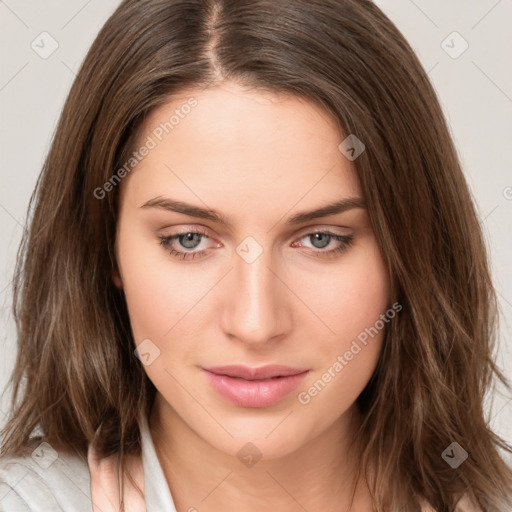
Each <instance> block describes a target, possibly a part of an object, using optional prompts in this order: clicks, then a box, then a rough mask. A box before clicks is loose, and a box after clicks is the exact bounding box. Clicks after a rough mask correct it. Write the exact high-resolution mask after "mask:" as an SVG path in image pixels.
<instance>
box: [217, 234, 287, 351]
mask: <svg viewBox="0 0 512 512" xmlns="http://www.w3.org/2000/svg"><path fill="white" fill-rule="evenodd" d="M236 252H237V254H236V255H234V256H233V258H234V267H235V268H234V269H233V270H234V271H233V272H232V275H231V279H232V281H231V283H232V286H231V288H230V294H229V297H228V299H227V306H226V310H225V311H224V329H225V331H226V332H227V333H229V334H231V335H233V336H235V337H237V338H239V339H240V340H241V341H244V342H245V343H264V342H265V341H267V340H269V339H271V338H273V337H274V336H276V335H278V334H280V333H281V332H282V328H283V325H284V324H283V322H284V317H283V315H284V314H285V313H284V309H285V303H284V300H283V295H282V290H281V289H280V288H281V287H282V286H283V285H282V283H280V281H279V279H277V278H276V276H275V275H274V272H275V270H274V269H272V254H271V251H270V250H269V249H267V250H263V247H262V246H261V245H260V244H259V243H258V242H256V240H255V239H253V238H252V237H247V239H245V240H244V241H243V242H242V243H241V244H239V246H238V247H237V251H236ZM271 269H272V270H271Z"/></svg>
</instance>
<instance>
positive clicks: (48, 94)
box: [0, 0, 512, 442]
mask: <svg viewBox="0 0 512 512" xmlns="http://www.w3.org/2000/svg"><path fill="white" fill-rule="evenodd" d="M376 3H377V5H379V7H381V8H382V9H383V10H384V12H385V13H386V14H387V15H388V16H389V17H390V18H391V20H393V22H394V23H395V24H396V25H397V27H398V28H399V29H400V30H401V31H402V33H403V34H404V36H405V37H406V39H407V40H408V41H409V43H410V44H411V46H412V47H413V48H414V50H415V51H416V53H417V55H418V56H419V58H420V60H421V62H422V64H423V66H424V68H425V70H426V71H427V72H428V74H429V77H430V79H431V81H432V83H433V85H434V87H435V89H436V91H437V93H438V96H439V100H440V102H441V105H442V108H443V110H444V112H445V115H446V117H447V119H448V123H449V125H450V128H451V131H452V135H453V138H454V141H455V144H456V146H457V149H458V151H459V154H460V158H461V161H462V164H463V166H464V171H465V173H466V176H467V180H468V182H469V185H470V187H471V190H472V192H473V194H474V197H475V201H476V203H477V207H478V211H479V214H480V217H481V225H482V228H483V230H484V232H485V235H486V239H487V242H488V246H489V251H490V255H491V260H492V271H493V278H494V282H495V286H496V289H497V291H498V296H499V302H500V311H501V322H500V346H499V353H498V354H497V360H498V364H499V366H500V367H501V368H502V370H503V371H504V372H505V374H506V375H507V376H508V377H509V378H512V343H511V341H510V337H511V336H510V335H511V333H512V325H511V324H512V266H511V255H512V242H511V234H512V229H511V226H512V222H511V220H512V172H511V169H512V165H511V164H512V153H511V150H510V146H511V133H512V67H511V66H510V62H511V56H512V37H511V35H510V34H511V32H510V26H511V22H512V1H511V0H478V1H477V0H428V1H427V0H414V1H413V0H377V1H376ZM118 4H119V1H118V0H115V1H114V0H89V1H87V0H45V1H44V2H41V1H39V0H4V1H2V0H0V39H1V46H0V57H1V68H0V116H1V117H0V119H1V125H0V144H1V159H0V165H1V171H0V172H1V174H0V183H1V187H0V240H1V251H0V305H1V307H2V309H1V322H0V326H1V328H0V329H1V330H0V334H1V337H0V344H1V345H0V348H1V352H0V353H1V355H0V387H2V388H3V387H4V385H5V383H6V382H7V379H8V377H9V373H10V372H11V370H12V367H13V364H14V359H15V356H16V336H15V330H14V324H13V320H12V314H11V311H10V304H11V279H12V275H13V268H14V261H15V255H16V250H17V247H18V244H19V241H20V238H21V235H22V233H23V229H24V223H25V216H26V209H27V205H28V201H29V197H30V194H31V192H32V190H33V188H34V185H35V182H36V179H37V177H38V174H39V172H40V169H41V165H42V163H43V159H44V157H45V155H46V152H47V151H48V148H49V144H50V141H51V137H52V134H53V131H54V129H55V126H56V122H57V119H58V116H59V113H60V110H61V108H62V105H63V103H64V100H65V98H66V95H67V93H68V91H69V88H70V86H71V83H72V81H73V79H74V77H75V73H76V70H78V67H79V65H80V63H81V61H82V60H83V58H84V56H85V54H86V52H87V50H88V48H89V46H90V45H91V43H92V41H93V39H94V37H95V36H96V34H97V33H98V31H99V30H100V28H101V26H102V25H103V23H104V22H105V21H106V19H107V18H108V16H109V15H110V14H111V13H112V12H113V10H114V9H115V8H116V7H117V5H118ZM41 41H43V42H41ZM50 53H51V54H50ZM77 236H80V235H79V234H77ZM63 357H65V355H64V356H63ZM8 396H9V395H8V394H6V396H5V397H4V398H3V400H2V401H0V411H1V412H0V424H2V423H3V422H4V421H5V418H6V415H7V414H8V412H9V411H8V402H7V398H8ZM488 405H489V414H490V416H491V417H492V425H493V426H494V428H495V430H496V431H497V432H498V433H499V434H501V435H502V436H503V437H505V438H506V439H507V440H508V441H509V442H512V396H511V395H510V393H508V392H505V391H504V390H503V389H501V391H500V392H498V393H495V394H494V395H493V397H492V401H491V400H490V401H489V402H488ZM491 405H492V407H491Z"/></svg>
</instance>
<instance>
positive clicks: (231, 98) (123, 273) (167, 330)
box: [114, 84, 394, 458]
mask: <svg viewBox="0 0 512 512" xmlns="http://www.w3.org/2000/svg"><path fill="white" fill-rule="evenodd" d="M345 137H346V136H342V135H341V134H340V133H339V132H338V131H337V129H336V126H335V124H334V121H333V120H332V119H331V118H330V117H329V116H328V115H327V114H326V113H324V112H323V111H322V110H321V109H320V108H319V107H316V106H314V105H313V104H311V103H308V102H306V101H304V100H300V99H299V98H297V97H290V96H277V95H270V94H268V93H262V92H255V91H254V90H252V91H249V90H247V89H243V88H241V87H239V86H236V85H234V84H224V85H222V86H220V87H216V88H210V89H207V90H206V91H202V92H201V91H199V90H193V91H192V90H191V91H190V92H188V93H183V94H181V95H180V96H179V97H178V96H176V97H174V98H173V100H172V101H171V102H170V103H168V104H166V105H164V106H161V107H159V108H158V109H156V110H155V111H153V113H152V114H151V115H150V116H148V117H147V118H146V120H145V124H144V130H143V132H142V133H141V136H140V139H139V144H138V146H137V148H138V150H137V157H136V158H137V165H136V166H135V167H134V169H133V170H131V171H130V172H129V174H128V175H127V176H126V177H125V178H124V179H123V181H122V183H121V184H120V185H119V186H121V191H122V193H121V202H120V214H119V222H118V231H117V247H116V251H117V259H118V264H119V265H118V266H119V274H117V275H116V276H115V278H114V280H115V282H116V284H117V285H118V286H120V287H121V286H122V288H123V290H124V293H125V295H126V300H127V304H128V309H129V314H130V320H131V327H132V331H133V336H134V339H135V342H136V344H137V345H140V346H139V349H138V353H139V356H140V358H141V361H142V362H143V363H144V368H145V371H146V372H147V375H148V376H149V378H150V379H151V380H152V382H153V383H154V385H155V387H156V389H157V391H158V393H157V399H156V400H157V401H156V405H157V407H159V410H160V412H161V414H162V415H163V416H164V417H165V418H166V422H167V423H168V424H169V425H170V424H173V423H174V424H176V425H177V424H179V425H181V427H184V428H186V429H188V431H192V432H193V433H194V434H195V435H197V436H199V437H200V438H202V439H203V440H204V441H206V442H207V443H208V444H209V445H211V446H213V447H216V448H218V449H220V450H222V451H224V452H225V453H227V454H231V455H235V454H236V453H237V452H238V451H239V450H240V447H241V446H244V443H246V442H251V443H252V444H253V445H254V446H256V447H257V449H258V450H259V451H260V452H261V453H262V455H263V457H266V458H274V457H277V456H281V455H284V454H287V453H291V452H293V451H295V450H297V449H299V448H300V447H301V446H303V445H305V444H306V443H308V441H311V440H313V439H314V438H316V437H317V436H319V435H321V434H322V433H324V432H326V431H328V429H329V430H331V431H332V429H336V428H337V427H338V426H340V427H341V426H342V425H343V424H344V423H345V422H347V421H348V418H349V416H350V415H351V414H352V413H353V412H354V411H355V400H356V398H357V396H358V395H359V394H360V392H361V391H362V390H363V388H364V387H365V385H366V384H367V382H368V380H369V379H370V376H371V375H372V372H373V371H374V369H375V366H376V363H377V360H378V357H379V354H380V351H381V345H382V339H383V335H384V330H385V325H386V324H387V323H388V321H389V318H390V316H389V314H386V310H387V309H388V308H389V303H388V300H389V281H388V275H387V272H386V268H385V266H384V264H383V260H382V257H381V254H380V252H379V249H378V247H377V243H376V240H375V237H374V234H373V232H372V229H371V226H370V222H369V217H368V214H367V211H366V209H365V208H364V202H363V198H362V192H361V189H360V185H359V182H358V178H357V175H356V173H355V168H354V165H353V163H352V162H351V161H350V160H349V159H347V158H346V157H345V156H344V154H343V153H342V151H341V150H340V149H339V148H338V146H339V145H340V143H341V142H342V141H343V140H344V139H345ZM347 144H348V143H347ZM144 147H145V148H146V149H143V148H144ZM344 147H345V146H344ZM346 149H347V148H346V147H345V153H346ZM347 154H348V155H349V156H352V154H351V153H350V152H349V153H347ZM132 163H135V161H133V162H132ZM340 202H341V207H340V208H338V210H339V211H337V213H333V212H332V211H331V212H328V211H324V212H323V213H320V215H316V216H314V215H308V214H307V213H308V212H313V211H316V210H319V209H322V208H324V207H325V206H326V205H331V204H333V203H340ZM185 207H186V209H188V210H189V212H188V214H186V213H183V212H181V213H180V212H179V211H175V210H185ZM219 219H223V222H221V221H220V220H219ZM326 232H327V234H319V233H326ZM315 233H316V235H315ZM187 234H188V235H187ZM388 312H389V309H388ZM393 316H394V312H393ZM231 365H237V366H238V365H240V366H244V367H246V368H245V370H246V373H245V374H244V373H242V371H243V370H240V369H236V368H235V369H234V370H233V369H232V371H231V372H230V371H229V370H226V369H222V368H221V369H217V370H213V372H217V374H216V375H215V374H214V373H213V372H209V371H207V370H205V369H206V368H210V369H212V368H214V367H221V366H231ZM267 365H282V366H286V367H289V368H288V371H286V370H283V369H279V368H278V369H275V368H274V369H272V368H270V370H269V373H268V374H265V375H264V374H257V373H254V372H252V373H251V370H252V369H259V368H261V367H264V366H267ZM286 373H289V374H292V375H293V374H295V376H290V375H288V376H284V374H286ZM222 374H224V376H221V375H222ZM228 374H229V375H231V376H226V375H228ZM236 375H238V377H236ZM269 376H274V377H275V378H269ZM239 377H245V378H244V379H242V378H239ZM258 377H259V379H258ZM264 377H267V378H264ZM251 449H252V448H251Z"/></svg>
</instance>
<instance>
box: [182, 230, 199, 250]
mask: <svg viewBox="0 0 512 512" xmlns="http://www.w3.org/2000/svg"><path fill="white" fill-rule="evenodd" d="M194 237H197V238H198V237H199V235H198V234H197V233H187V234H186V235H181V238H183V239H184V241H185V243H182V245H183V247H185V248H187V249H195V247H196V246H197V242H198V240H196V241H194Z"/></svg>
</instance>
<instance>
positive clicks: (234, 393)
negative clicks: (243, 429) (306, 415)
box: [203, 370, 309, 407]
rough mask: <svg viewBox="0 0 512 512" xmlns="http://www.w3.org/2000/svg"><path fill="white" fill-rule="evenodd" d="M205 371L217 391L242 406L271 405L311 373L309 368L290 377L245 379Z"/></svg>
mask: <svg viewBox="0 0 512 512" xmlns="http://www.w3.org/2000/svg"><path fill="white" fill-rule="evenodd" d="M203 371H205V372H206V374H207V375H208V378H209V380H210V384H211V385H212V387H213V389H215V391H217V393H219V394H220V395H222V396H223V397H224V398H227V399H228V400H229V401H230V402H232V403H234V404H235V405H239V406H241V407H269V406H270V405H273V404H275V403H277V402H279V401H280V400H282V399H283V398H284V397H285V396H286V395H287V394H288V393H290V392H291V391H292V390H293V389H295V388H296V387H297V386H298V385H299V383H300V381H301V380H302V379H303V378H304V377H305V376H306V375H307V374H308V373H309V370H308V371H306V372H302V373H299V374H297V375H289V376H288V377H277V378H274V379H264V380H245V379H238V378H235V377H228V376H226V375H217V374H216V373H212V372H209V371H207V370H203Z"/></svg>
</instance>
